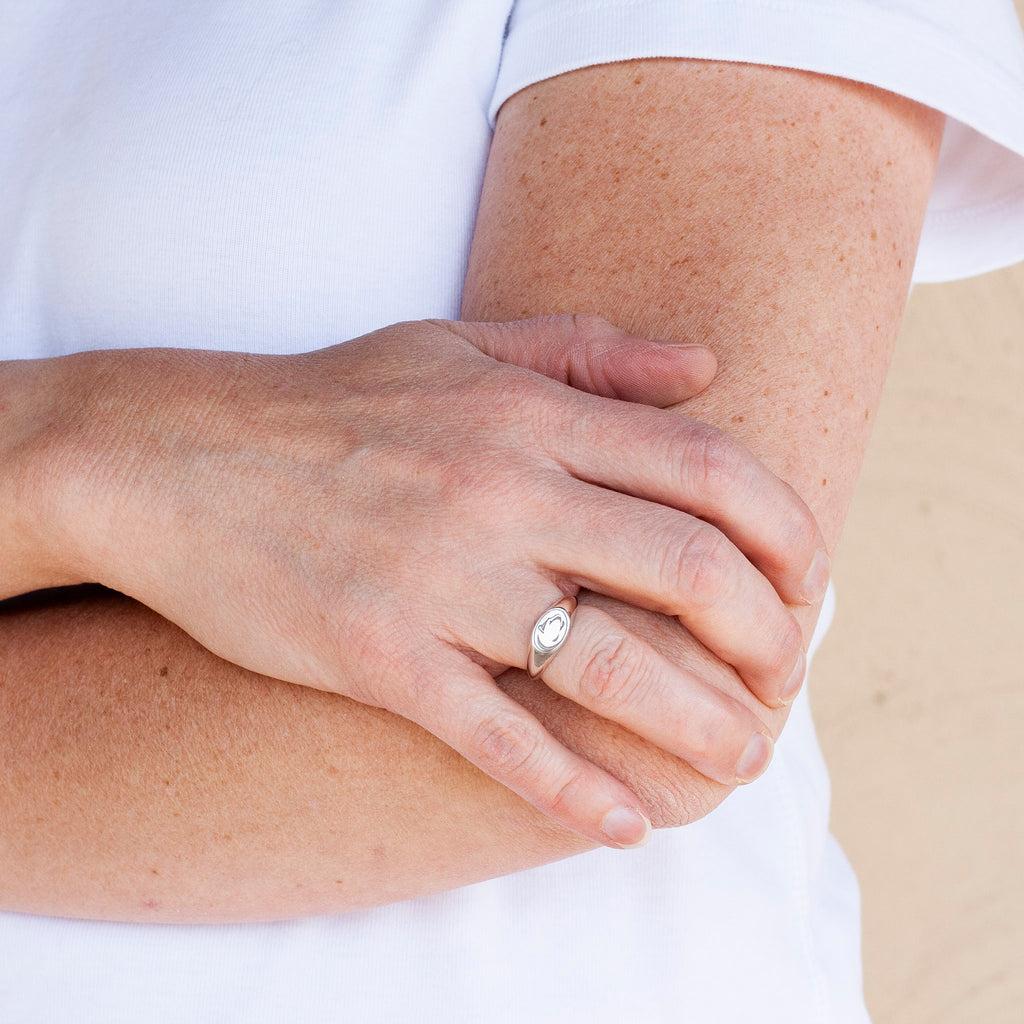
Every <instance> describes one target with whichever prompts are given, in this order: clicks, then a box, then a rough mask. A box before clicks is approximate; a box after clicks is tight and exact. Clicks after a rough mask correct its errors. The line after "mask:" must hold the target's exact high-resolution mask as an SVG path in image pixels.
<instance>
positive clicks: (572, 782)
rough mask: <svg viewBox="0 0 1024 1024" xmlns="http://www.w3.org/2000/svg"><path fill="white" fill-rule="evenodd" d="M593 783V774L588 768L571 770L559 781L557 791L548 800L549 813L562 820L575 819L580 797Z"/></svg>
mask: <svg viewBox="0 0 1024 1024" xmlns="http://www.w3.org/2000/svg"><path fill="white" fill-rule="evenodd" d="M591 781H592V779H591V773H590V772H589V771H588V770H587V769H586V768H584V767H578V768H573V769H571V770H570V771H569V774H568V775H567V776H564V777H562V778H561V779H560V780H559V782H558V787H557V789H556V790H555V792H554V793H553V794H552V796H551V797H550V799H549V800H548V805H547V810H548V813H550V814H551V815H552V816H553V817H556V818H559V819H562V820H567V819H569V818H571V817H573V812H574V810H575V807H576V803H577V800H578V798H579V795H580V794H581V793H583V792H585V791H586V790H587V789H588V788H589V783H590V782H591Z"/></svg>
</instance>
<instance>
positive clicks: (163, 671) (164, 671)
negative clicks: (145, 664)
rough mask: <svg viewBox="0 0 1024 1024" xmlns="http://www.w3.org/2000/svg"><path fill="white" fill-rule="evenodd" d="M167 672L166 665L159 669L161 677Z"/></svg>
mask: <svg viewBox="0 0 1024 1024" xmlns="http://www.w3.org/2000/svg"><path fill="white" fill-rule="evenodd" d="M167 672H168V669H167V666H166V665H164V667H163V668H162V669H160V675H161V676H162V677H163V676H166V675H167Z"/></svg>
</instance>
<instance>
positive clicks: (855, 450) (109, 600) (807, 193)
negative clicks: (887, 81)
mask: <svg viewBox="0 0 1024 1024" xmlns="http://www.w3.org/2000/svg"><path fill="white" fill-rule="evenodd" d="M940 136H941V118H940V117H939V116H938V115H936V114H934V112H931V111H928V110H925V109H923V108H920V107H919V106H917V105H915V104H913V103H910V102H909V101H905V100H901V99H899V98H896V97H893V96H891V95H889V94H885V93H882V92H879V91H877V90H873V89H869V88H867V87H862V86H858V85H854V84H851V83H847V82H842V81H838V80H832V79H826V78H821V77H817V76H812V75H807V74H801V73H796V72H787V71H781V70H778V69H765V68H756V67H744V66H739V65H723V64H708V63H703V62H693V61H647V62H634V63H627V64H619V65H609V66H605V67H599V68H592V69H588V70H585V71H580V72H574V73H572V74H570V75H566V76H562V77H561V78H558V79H553V80H551V81H549V82H544V83H540V84H539V85H537V86H534V87H532V88H531V89H528V90H526V91H525V92H523V93H520V94H519V95H517V96H515V97H513V99H512V100H510V101H509V102H508V103H507V104H506V105H505V107H504V108H503V110H502V112H501V115H500V119H499V124H498V130H497V134H496V137H495V141H494V146H493V150H492V158H491V162H490V165H489V169H488V175H487V181H486V184H485V190H484V195H483V199H482V203H481V209H480V215H479V219H478V225H477V234H476V238H475V241H474V246H473V252H472V257H471V264H470V268H469V273H468V277H467V283H466V290H465V299H464V308H463V314H464V316H465V317H466V318H467V319H512V318H518V317H524V316H530V315H534V314H538V313H548V312H557V311H588V312H595V313H599V314H602V315H604V316H606V317H607V318H609V319H610V320H612V321H614V322H616V323H618V324H620V325H622V326H625V327H628V328H630V329H631V330H633V331H636V332H637V333H642V334H646V335H649V336H651V337H657V338H662V339H666V340H693V341H702V342H705V343H707V344H709V345H711V346H712V347H713V348H714V349H715V351H716V353H717V355H718V357H719V364H720V373H719V376H718V378H717V379H716V380H715V382H714V383H713V385H712V386H711V387H710V388H709V389H708V391H707V392H706V393H705V394H704V395H702V396H701V397H700V398H699V399H697V400H694V401H692V402H690V403H687V407H686V413H687V415H690V416H695V417H697V418H699V419H703V420H706V421H708V422H711V423H713V424H716V425H718V426H721V427H723V428H724V429H726V430H728V431H729V432H731V433H733V434H734V435H736V436H738V437H739V438H740V439H741V440H742V441H743V442H744V443H745V444H746V445H747V446H748V447H750V448H751V450H752V451H753V452H754V453H755V454H756V455H758V456H759V457H760V458H762V459H763V460H764V461H765V462H767V463H768V465H769V466H770V467H771V468H772V469H773V470H774V471H775V472H776V473H778V474H779V475H780V476H782V477H783V478H784V479H786V480H788V481H789V482H790V483H791V484H792V485H793V486H794V487H796V489H797V490H798V491H799V492H800V493H801V495H802V496H803V497H804V499H805V500H806V501H807V503H808V504H809V505H810V506H811V508H812V510H813V511H814V513H815V514H816V516H817V517H818V520H819V523H820V525H821V527H822V530H823V532H824V535H825V538H826V540H827V542H828V544H829V545H830V547H831V546H834V545H835V543H836V541H837V540H838V536H839V532H840V529H841V526H842V521H843V518H844V516H845V511H846V507H847V504H848V502H849V499H850V495H851V492H852V488H853V484H854V481H855V478H856V475H857V471H858V468H859V464H860V459H861V456H862V453H863V449H864V446H865V444H866V440H867V435H868V431H869V429H870V423H871V419H872V416H873V411H874V409H875V407H876V405H877V401H878V396H879V393H880V389H881V384H882V380H883V378H884V374H885V368H886V366H887V363H888V358H889V353H890V351H891V347H892V344H893V341H894V339H895V335H896V330H897V326H898V323H899V318H900V314H901V312H902V307H903V302H904V300H905V296H906V292H907V288H908V285H909V275H910V270H911V265H912V262H913V255H914V251H915V248H916V243H917V234H918V230H919V227H920V223H921V219H922V217H923V211H924V206H925V203H926V200H927V195H928V189H929V185H930V180H931V174H932V171H933V168H934V162H935V158H936V155H937V149H938V143H939V139H940ZM609 443H612V441H611V439H610V441H609ZM716 471H718V472H722V473H727V472H728V467H727V466H719V467H717V470H716ZM592 600H598V599H596V598H594V599H592ZM600 602H601V603H602V604H604V605H605V606H606V607H608V608H609V609H610V610H612V611H613V613H614V614H616V615H619V616H623V617H626V618H628V619H629V620H630V621H631V622H635V623H636V628H637V629H638V630H642V631H643V632H644V634H645V635H646V636H648V638H650V639H651V640H652V642H655V643H656V644H657V645H658V646H660V647H661V648H662V649H663V650H665V651H666V652H668V653H669V654H670V656H671V657H673V658H676V659H679V660H681V661H686V660H687V659H689V660H691V661H694V660H697V659H699V658H700V657H701V655H700V652H699V649H698V648H697V646H696V645H695V644H694V643H693V642H692V640H690V638H689V637H688V636H687V635H686V633H685V631H684V630H683V629H682V628H681V627H680V626H679V625H678V623H677V622H675V621H673V620H670V619H667V618H665V617H662V616H657V615H654V614H652V613H648V612H640V611H637V610H635V609H630V608H628V607H626V606H624V605H616V604H615V603H614V602H610V601H608V600H607V599H600ZM797 614H798V616H799V617H800V618H801V625H802V627H803V628H804V631H805V635H807V636H809V633H810V630H811V628H812V627H813V620H814V616H815V615H816V609H813V608H812V609H807V610H806V611H802V612H798V613H797ZM0 637H2V643H3V652H4V654H3V659H2V665H0V673H2V675H0V684H2V685H0V716H2V721H3V728H2V730H0V745H2V749H0V763H3V764H4V765H5V770H4V773H3V777H2V779H0V793H2V796H0V843H2V849H0V864H3V865H4V867H3V870H2V878H0V901H2V904H3V905H4V906H5V907H7V908H10V909H19V910H25V911H30V912H39V913H54V914H65V915H72V916H101V917H110V918H121V919H137V920H150V921H160V920H224V919H246V918H260V917H276V916H290V915H301V914H312V913H327V912H333V911H338V910H345V909H350V908H354V907H359V906H367V905H373V904H378V903H386V902H391V901H394V900H398V899H403V898H408V897H411V896H415V895H419V894H422V893H427V892H435V891H440V890H443V889H446V888H450V887H453V886H458V885H463V884H467V883H469V882H472V881H476V880H479V879H482V878H486V877H490V876H493V875H498V874H506V873H509V872H512V871H515V870H520V869H522V868H525V867H529V866H533V865H537V864H541V863H544V862H547V861H550V860H553V859H557V858H559V857H563V856H567V855H571V854H573V853H577V852H579V851H580V850H582V849H584V848H586V846H587V844H586V842H585V841H584V840H581V839H580V838H579V837H578V836H575V835H573V834H570V833H568V832H566V831H564V830H562V829H559V828H558V827H557V826H555V825H553V824H552V823H551V822H550V821H549V820H548V819H545V818H543V817H542V816H540V815H539V814H538V813H537V812H536V811H534V810H533V809H532V808H530V807H529V806H528V805H527V804H525V803H524V802H523V801H521V800H519V799H518V798H517V797H515V796H514V795H513V794H511V793H510V792H509V791H508V790H506V789H504V788H503V787H501V786H499V785H497V784H496V783H494V782H492V781H491V780H490V779H488V778H487V777H486V776H483V775H482V774H481V773H479V772H478V771H476V770H475V769H473V768H472V767H471V766H470V765H468V764H467V763H466V762H465V761H463V760H462V759H460V758H459V757H458V756H457V755H455V754H453V753H452V752H451V751H450V750H449V749H448V748H447V747H445V746H444V745H443V744H442V743H440V742H439V741H438V740H436V739H435V738H433V737H432V736H430V735H429V734H427V733H425V732H423V731H422V730H420V729H419V728H417V727H416V726H414V725H411V724H410V723H408V722H406V721H404V720H403V719H400V718H397V717H395V716H392V715H389V714H388V713H386V712H383V711H380V710H378V709H374V708H370V707H367V706H365V705H362V704H357V703H355V702H352V701H349V700H347V699H345V698H343V697H338V696H336V695H332V694H327V693H321V692H317V691H312V690H308V689H303V688H298V687H293V686H289V685H287V684H282V683H278V682H276V681H274V680H270V679H266V678H264V677H258V676H254V675H253V674H251V673H248V672H246V671H244V670H242V669H239V668H237V667H235V666H232V665H230V664H228V663H226V662H223V661H220V660H218V659H217V658H215V657H214V656H212V655H210V654H209V653H207V652H206V651H205V650H204V649H202V648H201V647H199V646H198V645H197V644H195V643H194V642H193V641H191V640H190V639H188V638H187V637H186V636H184V634H182V633H181V632H180V631H178V630H177V629H176V628H174V627H172V626H170V625H168V624H167V623H166V622H164V621H163V620H161V619H160V618H159V617H157V616H155V615H154V614H153V613H151V612H149V611H147V610H146V609H143V608H141V607H140V606H137V605H134V604H132V603H131V602H128V601H127V600H125V599H122V598H119V597H117V596H113V595H86V596H84V597H83V598H82V599H81V600H78V601H75V602H72V603H67V604H55V605H53V606H52V607H22V608H21V609H20V610H19V609H12V610H8V611H6V612H5V613H4V615H3V617H2V618H0ZM716 671H719V678H718V680H717V681H718V684H719V685H720V686H721V687H722V688H723V689H725V690H726V691H727V692H729V693H732V694H733V695H734V696H736V697H737V698H738V699H741V700H744V701H747V702H748V703H749V706H751V707H752V708H755V709H756V710H757V712H758V714H760V715H761V716H762V717H763V718H764V719H765V720H766V721H767V722H768V724H769V725H770V726H771V728H772V730H773V731H776V732H777V731H778V730H779V729H781V726H782V724H783V719H784V712H775V713H771V712H768V711H767V710H766V709H765V708H763V707H761V706H759V705H756V702H753V701H752V700H751V698H750V697H749V694H747V693H746V691H745V688H744V687H743V686H742V684H741V683H740V681H739V680H738V678H736V677H735V676H734V675H731V674H730V673H728V672H723V671H722V670H721V669H720V668H719V669H717V670H716ZM502 684H503V686H504V687H505V688H506V690H507V691H508V692H511V693H513V694H514V695H516V696H517V697H518V698H519V699H520V700H521V701H522V702H523V703H524V704H526V705H527V706H528V707H530V708H531V709H532V710H534V711H535V712H536V713H537V714H538V716H539V717H540V718H541V719H542V720H543V721H544V722H545V724H547V725H548V727H549V728H550V729H551V730H552V731H554V732H555V733H556V735H558V736H560V737H561V738H563V739H564V740H565V742H567V744H569V745H570V746H572V747H573V748H575V749H577V750H580V751H581V752H583V753H585V754H586V755H587V756H589V757H591V758H592V759H594V760H595V761H597V762H598V763H600V764H602V765H604V766H606V767H608V768H610V769H611V770H612V771H613V772H614V773H615V774H617V775H619V777H621V778H622V779H623V780H624V781H625V782H626V783H627V784H628V785H630V786H631V787H633V788H634V790H635V791H636V792H637V793H638V795H639V796H640V797H641V799H642V801H643V802H644V804H645V806H646V807H647V809H648V810H649V811H650V812H651V814H652V816H653V818H654V820H655V823H656V824H664V825H668V824H679V823H684V822H686V821H689V820H693V819H694V818H695V817H698V816H700V815H701V814H703V813H706V812H707V811H708V810H709V809H710V808H711V807H713V806H714V805H715V804H717V803H718V802H720V801H721V800H722V799H723V798H724V797H725V796H726V795H727V793H728V788H727V787H725V786H723V785H719V784H716V783H712V782H710V781H709V780H708V779H706V778H705V777H704V776H701V775H698V774H697V773H696V772H694V771H693V770H692V769H690V768H689V767H688V766H687V765H686V764H684V763H683V762H681V761H679V760H677V759H675V758H672V757H671V756H669V755H667V754H664V753H663V752H660V751H658V750H656V749H654V748H652V747H649V746H648V745H646V744H643V743H642V742H641V741H639V740H638V739H637V738H636V737H634V736H632V735H631V734H630V733H628V732H626V731H625V730H623V729H621V728H619V727H616V726H614V725H611V724H610V723H608V722H607V721H605V720H603V719H600V718H598V717H596V716H594V715H592V714H590V713H588V712H586V711H584V710H582V709H581V708H580V707H579V706H578V705H576V704H573V703H572V702H569V701H567V700H565V699H564V698H560V697H558V696H557V695H555V694H554V693H552V692H551V691H550V690H547V689H546V688H544V687H542V686H540V685H538V684H533V683H530V682H529V680H527V679H526V678H525V677H524V676H523V675H522V674H521V673H517V672H510V673H507V674H506V675H505V676H504V677H503V678H502ZM624 855H628V854H624Z"/></svg>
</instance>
